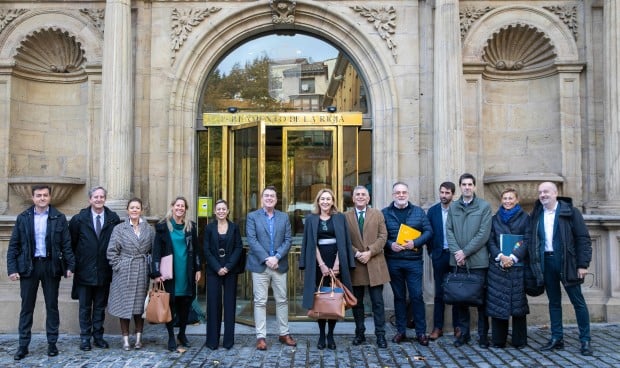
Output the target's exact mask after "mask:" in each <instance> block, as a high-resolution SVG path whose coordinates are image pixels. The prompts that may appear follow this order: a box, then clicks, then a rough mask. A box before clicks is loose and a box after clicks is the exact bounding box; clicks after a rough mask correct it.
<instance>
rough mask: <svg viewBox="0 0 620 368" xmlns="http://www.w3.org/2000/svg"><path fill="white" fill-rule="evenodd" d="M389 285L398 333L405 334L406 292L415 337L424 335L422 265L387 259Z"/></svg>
mask: <svg viewBox="0 0 620 368" xmlns="http://www.w3.org/2000/svg"><path fill="white" fill-rule="evenodd" d="M387 265H388V270H389V272H390V279H391V281H390V285H391V286H392V292H393V293H394V313H395V319H396V330H397V331H398V333H401V334H406V332H407V291H409V299H410V301H411V304H412V305H413V320H414V321H415V332H416V335H418V336H419V335H424V334H426V317H425V305H424V298H423V297H422V274H423V270H424V263H423V261H422V260H421V259H420V260H411V259H388V260H387Z"/></svg>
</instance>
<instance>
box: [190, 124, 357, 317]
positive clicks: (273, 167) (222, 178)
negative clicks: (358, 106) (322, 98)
mask: <svg viewBox="0 0 620 368" xmlns="http://www.w3.org/2000/svg"><path fill="white" fill-rule="evenodd" d="M203 117H204V120H203V121H204V125H205V127H206V128H207V129H206V132H204V131H203V132H200V133H199V139H198V140H199V145H200V147H199V151H200V157H201V158H200V162H199V167H200V173H199V177H200V178H201V180H207V183H201V184H200V185H199V187H200V188H201V191H203V192H201V193H199V196H201V197H203V198H211V201H212V202H214V201H215V200H216V199H217V198H220V197H222V198H224V199H226V200H227V201H228V203H229V207H230V219H231V220H232V221H233V222H235V223H237V224H238V225H239V226H240V229H241V235H242V237H243V240H244V243H245V241H246V238H245V222H246V216H247V214H248V213H249V212H251V211H254V210H256V209H258V208H260V207H261V203H260V198H261V191H262V189H263V188H264V187H265V186H267V185H273V186H275V187H276V190H277V193H278V204H277V206H276V208H277V209H278V210H280V211H282V212H285V213H287V214H288V215H289V219H290V221H291V228H292V236H293V241H292V243H293V245H292V247H291V250H290V252H289V255H288V257H289V266H290V267H289V273H288V283H289V284H288V294H289V317H290V318H291V319H293V320H295V319H305V318H306V317H305V315H306V310H304V309H303V308H302V307H301V298H302V291H303V273H302V272H300V270H299V268H298V266H297V265H298V259H299V248H300V244H301V240H302V236H303V229H304V218H305V216H307V215H308V214H309V213H310V211H311V210H312V204H313V202H314V197H315V196H316V194H317V192H318V190H319V189H321V188H325V187H328V188H331V189H332V190H334V192H335V194H336V203H337V206H338V208H339V209H341V210H342V211H345V210H346V209H347V208H349V207H350V206H352V202H351V191H352V189H353V187H354V186H355V185H357V184H358V168H357V167H358V162H357V157H358V129H359V127H360V126H361V124H362V114H361V113H343V114H330V113H248V114H242V113H238V114H230V113H229V114H221V113H206V114H204V116H203ZM204 215H205V217H203V218H200V219H199V221H200V223H201V226H204V224H205V223H206V222H208V221H211V220H212V219H211V216H212V213H211V212H208V213H205V214H204ZM201 228H202V227H201ZM245 246H246V247H247V243H245ZM240 276H241V277H240V278H239V284H238V289H237V321H238V322H241V323H247V324H253V306H252V278H251V275H250V274H249V273H248V272H246V273H245V274H242V275H240ZM207 302H208V301H207ZM267 308H268V309H267V310H268V313H271V314H275V305H274V303H273V301H272V300H271V298H270V301H269V303H268V305H267Z"/></svg>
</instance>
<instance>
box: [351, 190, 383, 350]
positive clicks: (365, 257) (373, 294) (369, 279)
mask: <svg viewBox="0 0 620 368" xmlns="http://www.w3.org/2000/svg"><path fill="white" fill-rule="evenodd" d="M353 202H354V203H355V208H354V209H353V210H350V211H348V212H347V213H346V214H345V216H346V218H347V227H348V228H349V233H350V235H351V236H350V237H351V244H352V245H353V252H354V254H355V268H354V269H353V270H352V271H351V283H352V284H353V294H355V297H356V298H357V305H356V306H355V307H353V318H354V319H355V338H354V339H353V345H360V344H362V343H364V342H365V341H366V337H365V336H364V332H365V331H366V327H365V326H364V291H365V289H366V287H368V294H369V295H370V301H371V302H372V314H373V317H374V321H375V336H376V337H377V346H378V347H379V348H386V347H387V342H386V340H385V312H384V304H383V284H385V283H387V282H390V273H389V272H388V268H387V264H386V263H385V257H384V255H383V247H384V246H385V241H386V239H387V230H386V228H385V220H384V218H383V213H381V211H380V210H378V209H374V208H370V207H368V203H369V202H370V195H369V193H368V189H366V187H363V186H357V187H355V189H353Z"/></svg>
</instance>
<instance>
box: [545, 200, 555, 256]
mask: <svg viewBox="0 0 620 368" xmlns="http://www.w3.org/2000/svg"><path fill="white" fill-rule="evenodd" d="M557 209H558V204H557V202H556V204H555V207H553V209H552V210H548V209H546V208H545V212H544V222H545V252H553V226H554V224H555V211H556V210H557Z"/></svg>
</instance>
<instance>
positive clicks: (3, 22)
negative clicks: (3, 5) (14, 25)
mask: <svg viewBox="0 0 620 368" xmlns="http://www.w3.org/2000/svg"><path fill="white" fill-rule="evenodd" d="M27 11H28V9H0V33H2V31H3V30H4V28H6V26H7V25H9V23H11V22H12V21H13V19H15V18H17V17H19V16H20V15H22V14H24V13H25V12H27Z"/></svg>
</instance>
